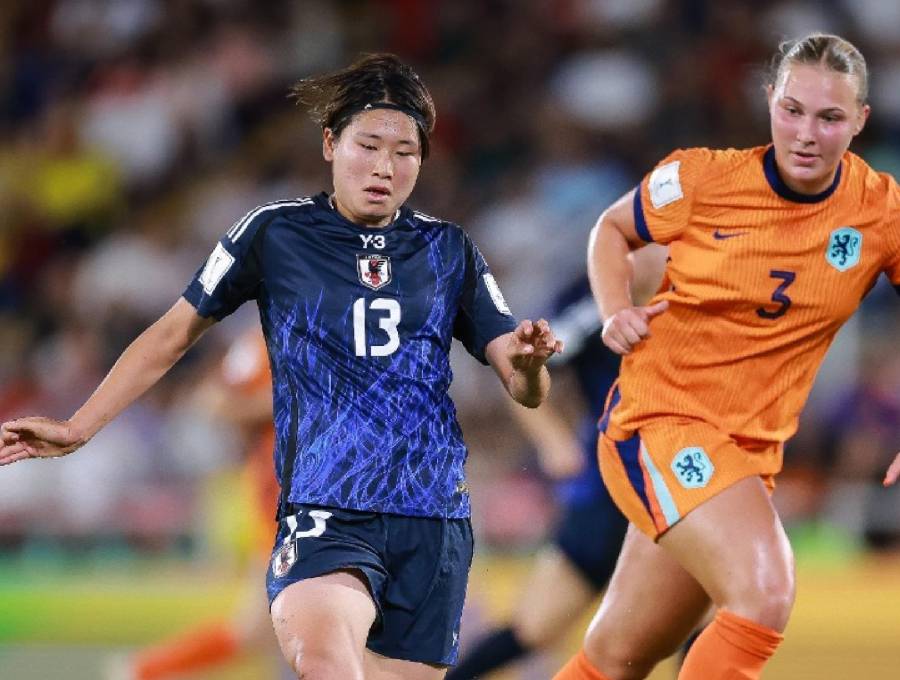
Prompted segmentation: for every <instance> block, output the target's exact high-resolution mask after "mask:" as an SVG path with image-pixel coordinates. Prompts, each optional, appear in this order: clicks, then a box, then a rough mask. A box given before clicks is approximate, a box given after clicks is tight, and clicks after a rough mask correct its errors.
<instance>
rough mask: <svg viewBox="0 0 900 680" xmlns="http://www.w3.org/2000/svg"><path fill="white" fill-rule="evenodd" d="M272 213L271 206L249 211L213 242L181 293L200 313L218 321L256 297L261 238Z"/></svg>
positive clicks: (260, 275)
mask: <svg viewBox="0 0 900 680" xmlns="http://www.w3.org/2000/svg"><path fill="white" fill-rule="evenodd" d="M274 216H275V211H273V210H263V209H257V210H255V211H252V212H250V213H249V214H248V215H247V216H245V217H244V218H243V219H242V220H239V221H238V222H236V223H235V224H234V226H232V227H231V229H229V230H228V233H226V234H225V236H223V237H222V238H221V239H220V240H219V242H218V243H217V244H216V247H215V248H214V249H213V251H212V253H210V255H209V258H207V260H206V263H205V264H204V265H203V266H202V267H200V269H198V270H197V273H196V274H195V275H194V278H193V280H192V281H191V283H190V284H189V285H188V287H187V289H186V290H185V291H184V294H183V296H184V298H185V299H186V300H187V301H188V302H190V303H191V304H192V305H193V306H194V307H195V308H196V309H197V313H198V314H199V315H200V316H203V317H213V318H215V319H217V320H219V321H221V320H222V319H224V318H225V317H226V316H228V315H229V314H231V313H233V312H234V311H235V310H236V309H237V308H238V307H240V306H241V305H242V304H243V303H244V302H246V301H247V300H252V299H254V298H256V297H257V295H258V292H259V288H260V286H261V284H262V252H261V250H262V244H263V239H264V238H265V232H266V227H267V226H268V224H269V223H270V222H271V220H272V219H273V217H274Z"/></svg>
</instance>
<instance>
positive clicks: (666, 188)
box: [647, 147, 765, 207]
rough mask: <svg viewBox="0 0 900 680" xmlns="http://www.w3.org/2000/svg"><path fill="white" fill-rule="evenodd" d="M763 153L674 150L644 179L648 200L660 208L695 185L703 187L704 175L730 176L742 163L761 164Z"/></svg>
mask: <svg viewBox="0 0 900 680" xmlns="http://www.w3.org/2000/svg"><path fill="white" fill-rule="evenodd" d="M764 153H765V147H754V148H751V149H710V148H706V147H693V148H687V149H675V150H674V151H673V152H672V153H670V154H669V155H668V156H666V157H665V158H664V159H662V160H661V161H660V162H659V163H658V164H657V166H656V167H655V168H654V169H653V171H652V172H651V173H650V175H649V177H648V179H647V188H648V192H649V195H650V199H651V201H652V203H653V205H654V207H662V206H663V205H665V204H666V203H668V202H672V201H674V200H677V199H678V198H681V197H682V196H683V195H684V193H685V192H689V191H692V190H693V189H694V188H695V187H698V186H700V185H703V186H706V184H707V182H706V181H705V180H706V179H707V178H713V179H715V178H726V177H730V176H732V173H733V172H734V171H736V170H739V169H740V168H741V167H742V166H746V165H748V164H760V163H762V157H763V155H764Z"/></svg>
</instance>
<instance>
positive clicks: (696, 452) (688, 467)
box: [672, 446, 716, 489]
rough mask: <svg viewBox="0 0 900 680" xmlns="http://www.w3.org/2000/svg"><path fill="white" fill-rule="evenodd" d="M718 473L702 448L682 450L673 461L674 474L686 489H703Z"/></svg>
mask: <svg viewBox="0 0 900 680" xmlns="http://www.w3.org/2000/svg"><path fill="white" fill-rule="evenodd" d="M715 471H716V468H715V466H714V465H713V463H712V461H711V460H710V459H709V456H708V455H707V453H706V451H704V450H703V448H702V447H700V446H689V447H687V448H686V449H681V451H679V452H678V453H676V454H675V458H674V459H673V460H672V472H674V473H675V476H676V477H677V478H678V481H679V482H680V483H681V486H683V487H684V488H685V489H702V488H703V487H705V486H706V485H707V484H709V479H710V477H712V476H713V473H714V472H715Z"/></svg>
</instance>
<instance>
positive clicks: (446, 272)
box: [184, 194, 515, 517]
mask: <svg viewBox="0 0 900 680" xmlns="http://www.w3.org/2000/svg"><path fill="white" fill-rule="evenodd" d="M223 251H224V252H223ZM184 296H185V298H186V299H187V300H188V301H189V302H190V303H191V304H193V305H194V306H195V307H196V308H197V311H198V313H199V314H201V315H202V316H213V317H215V318H217V319H222V318H223V317H225V316H227V315H228V314H230V313H232V312H233V311H234V310H235V309H236V308H237V307H238V306H239V305H240V304H242V303H243V302H245V301H246V300H249V299H256V300H257V302H258V305H259V311H260V318H261V320H262V325H263V330H264V332H265V335H266V341H267V344H268V348H269V358H270V360H271V363H272V376H273V381H274V407H275V426H276V431H277V444H276V452H275V465H276V471H277V473H278V476H279V479H280V480H281V482H282V485H283V486H289V488H290V493H289V500H290V502H292V503H314V504H319V505H329V506H336V507H341V508H348V509H357V510H373V511H378V512H391V513H397V514H402V515H413V516H426V517H467V516H468V515H469V497H468V492H467V489H466V485H465V476H464V471H463V465H464V463H465V459H466V455H467V452H466V448H465V445H464V443H463V440H462V433H461V431H460V428H459V425H458V423H457V420H456V409H455V407H454V405H453V402H452V401H451V399H450V397H449V395H448V394H447V389H448V388H449V386H450V382H451V380H452V377H453V376H452V372H451V370H450V363H449V352H450V344H451V340H452V338H453V337H456V338H458V339H459V340H461V341H462V342H463V344H464V345H465V346H466V349H467V350H468V351H469V352H470V353H471V354H472V355H473V356H475V357H476V358H477V359H478V360H479V361H481V362H483V363H486V359H485V356H484V351H485V347H486V345H487V343H488V342H490V341H491V340H492V339H494V338H495V337H497V336H499V335H501V334H503V333H507V332H509V331H511V330H513V329H514V328H515V320H514V319H513V317H512V316H511V315H510V314H509V313H508V310H506V309H505V303H504V302H503V300H502V297H501V296H500V294H499V291H498V290H497V289H496V285H495V284H494V282H493V278H492V277H491V276H490V272H489V270H488V267H487V265H486V263H485V261H484V259H483V257H482V256H481V254H480V253H479V252H478V249H477V248H476V247H475V245H474V244H473V243H472V241H471V240H470V239H469V237H468V236H467V235H466V234H465V232H463V230H462V229H461V228H460V227H458V226H457V225H454V224H452V223H448V222H443V221H440V220H436V219H434V218H431V217H428V216H426V215H422V214H420V213H416V212H413V211H412V210H410V209H409V208H406V207H403V208H401V209H400V210H399V211H398V215H397V217H396V218H395V220H394V221H393V222H392V223H391V224H390V225H388V226H387V227H385V228H383V229H371V228H365V227H361V226H359V225H355V224H353V223H351V222H349V221H348V220H346V219H345V218H344V217H342V216H341V215H340V214H339V213H338V212H337V211H336V210H334V209H333V208H332V207H331V205H330V204H329V200H328V197H327V196H326V195H325V194H320V195H318V196H316V197H314V198H303V199H296V200H292V201H280V202H277V203H273V204H269V205H267V206H262V207H260V208H257V209H256V210H254V211H252V212H251V213H249V214H248V215H247V216H246V217H245V218H244V219H242V220H240V221H239V222H237V223H236V224H235V225H234V226H233V227H232V228H231V229H230V230H229V232H228V234H226V236H225V237H223V238H222V240H221V241H220V242H219V245H217V246H216V250H215V251H214V252H213V254H212V255H211V256H210V260H209V261H208V262H207V264H206V265H205V266H204V267H203V268H201V269H200V270H199V271H198V272H197V275H196V276H195V277H194V280H193V281H192V282H191V284H190V285H189V286H188V288H187V290H186V291H185V293H184ZM501 309H502V310H503V311H501ZM288 476H290V479H286V477H288Z"/></svg>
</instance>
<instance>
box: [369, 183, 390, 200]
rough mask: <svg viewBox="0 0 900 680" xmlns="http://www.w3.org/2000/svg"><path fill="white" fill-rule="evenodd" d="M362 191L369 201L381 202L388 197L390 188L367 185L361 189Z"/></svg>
mask: <svg viewBox="0 0 900 680" xmlns="http://www.w3.org/2000/svg"><path fill="white" fill-rule="evenodd" d="M363 193H364V194H365V195H366V196H368V197H369V200H370V201H375V202H377V203H382V202H384V201H386V200H387V199H388V198H389V197H390V195H391V190H390V189H388V188H387V187H382V186H368V187H365V188H364V189H363Z"/></svg>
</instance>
